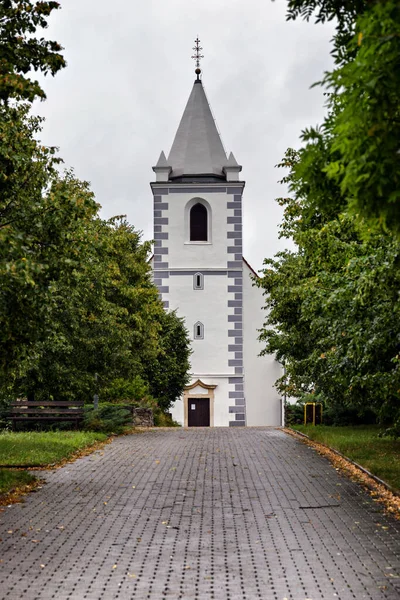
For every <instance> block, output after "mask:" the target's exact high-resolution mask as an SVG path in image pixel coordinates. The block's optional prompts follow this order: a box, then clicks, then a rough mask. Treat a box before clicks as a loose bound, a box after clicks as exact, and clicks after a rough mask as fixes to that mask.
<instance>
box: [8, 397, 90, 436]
mask: <svg viewBox="0 0 400 600" xmlns="http://www.w3.org/2000/svg"><path fill="white" fill-rule="evenodd" d="M8 418H9V419H10V420H11V421H12V424H13V429H16V424H17V423H18V422H25V423H29V422H30V423H32V424H33V423H36V422H38V421H53V422H57V421H71V422H73V423H74V425H75V428H76V429H77V428H78V425H79V424H80V423H81V422H82V420H83V401H82V402H81V401H79V402H67V401H65V402H55V401H52V400H49V401H48V402H44V401H38V402H36V401H35V402H31V401H29V400H15V401H14V402H11V405H10V412H9V415H8Z"/></svg>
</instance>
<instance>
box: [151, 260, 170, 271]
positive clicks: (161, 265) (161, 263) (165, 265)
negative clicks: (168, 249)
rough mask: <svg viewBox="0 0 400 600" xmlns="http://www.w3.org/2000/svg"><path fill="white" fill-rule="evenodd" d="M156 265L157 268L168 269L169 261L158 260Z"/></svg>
mask: <svg viewBox="0 0 400 600" xmlns="http://www.w3.org/2000/svg"><path fill="white" fill-rule="evenodd" d="M154 258H155V257H154ZM157 267H158V268H159V269H168V267H169V263H167V262H160V263H158V265H157Z"/></svg>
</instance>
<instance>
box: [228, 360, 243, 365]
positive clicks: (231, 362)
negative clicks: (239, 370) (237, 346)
mask: <svg viewBox="0 0 400 600" xmlns="http://www.w3.org/2000/svg"><path fill="white" fill-rule="evenodd" d="M242 363H243V360H236V359H234V358H230V359H229V360H228V367H241V366H242Z"/></svg>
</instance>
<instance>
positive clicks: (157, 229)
mask: <svg viewBox="0 0 400 600" xmlns="http://www.w3.org/2000/svg"><path fill="white" fill-rule="evenodd" d="M161 231H162V226H161V225H154V234H156V233H160V232H161Z"/></svg>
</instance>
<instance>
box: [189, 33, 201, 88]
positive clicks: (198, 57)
mask: <svg viewBox="0 0 400 600" xmlns="http://www.w3.org/2000/svg"><path fill="white" fill-rule="evenodd" d="M194 43H195V44H196V45H195V46H193V48H192V49H193V50H194V54H193V56H192V58H193V59H194V60H195V61H196V69H195V73H196V75H197V81H199V80H200V77H199V75H200V73H201V69H200V60H201V59H202V58H204V56H203V55H202V54H201V51H202V50H203V48H202V47H201V46H200V40H199V36H197V38H196V39H195V40H194Z"/></svg>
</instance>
